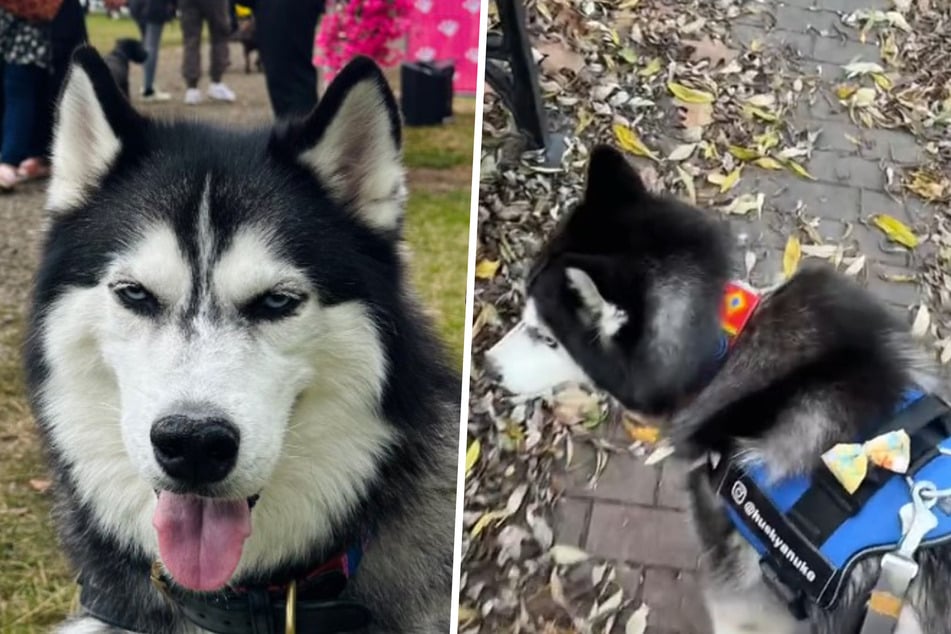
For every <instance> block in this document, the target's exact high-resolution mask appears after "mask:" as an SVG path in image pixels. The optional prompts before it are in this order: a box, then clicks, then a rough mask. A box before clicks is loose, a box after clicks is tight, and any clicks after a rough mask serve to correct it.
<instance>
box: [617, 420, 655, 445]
mask: <svg viewBox="0 0 951 634" xmlns="http://www.w3.org/2000/svg"><path fill="white" fill-rule="evenodd" d="M623 424H624V430H625V431H626V432H627V435H628V436H629V437H630V439H631V440H633V441H634V442H642V443H647V444H649V445H653V444H655V443H656V442H657V441H658V440H659V439H660V429H658V428H657V427H648V426H646V425H635V424H634V423H631V422H630V421H627V420H625V421H623Z"/></svg>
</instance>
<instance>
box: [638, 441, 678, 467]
mask: <svg viewBox="0 0 951 634" xmlns="http://www.w3.org/2000/svg"><path fill="white" fill-rule="evenodd" d="M676 451H677V450H676V449H675V448H674V446H673V445H669V444H667V443H665V442H664V441H661V442H659V443H657V446H656V447H655V448H654V451H652V452H650V453H649V454H647V458H646V459H645V460H644V464H645V465H647V466H648V467H649V466H651V465H655V464H657V463H659V462H663V461H664V460H666V459H667V458H669V457H670V456H672V455H674V452H676Z"/></svg>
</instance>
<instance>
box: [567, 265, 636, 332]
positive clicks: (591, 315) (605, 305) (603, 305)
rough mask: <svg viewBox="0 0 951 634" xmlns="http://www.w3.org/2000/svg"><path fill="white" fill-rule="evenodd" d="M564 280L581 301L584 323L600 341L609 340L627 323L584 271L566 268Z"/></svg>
mask: <svg viewBox="0 0 951 634" xmlns="http://www.w3.org/2000/svg"><path fill="white" fill-rule="evenodd" d="M565 279H566V281H567V282H568V287H569V288H570V289H572V290H573V291H574V292H575V293H576V294H577V295H578V299H579V300H580V301H581V307H582V311H583V317H584V321H585V322H587V323H588V325H590V326H593V327H595V328H596V329H597V331H598V335H599V337H600V339H601V340H602V341H608V340H610V339H611V337H613V336H614V335H615V334H617V331H618V330H620V329H621V327H622V326H623V325H624V324H626V323H627V313H626V312H625V311H624V310H622V309H621V308H619V307H618V306H616V305H615V304H612V303H611V302H609V301H608V300H606V299H605V298H604V296H603V295H601V291H599V290H598V285H597V284H595V283H594V280H593V279H591V276H590V275H588V274H587V273H586V272H585V271H583V270H582V269H579V268H574V267H568V268H566V269H565Z"/></svg>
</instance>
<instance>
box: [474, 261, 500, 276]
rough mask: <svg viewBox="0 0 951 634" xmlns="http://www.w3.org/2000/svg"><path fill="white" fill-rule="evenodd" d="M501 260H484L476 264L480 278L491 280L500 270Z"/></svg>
mask: <svg viewBox="0 0 951 634" xmlns="http://www.w3.org/2000/svg"><path fill="white" fill-rule="evenodd" d="M501 263H502V262H501V261H500V260H482V261H480V262H479V263H478V264H476V270H475V274H476V277H477V278H479V279H480V280H491V279H492V278H493V277H495V274H496V272H497V271H498V270H499V265H500V264H501Z"/></svg>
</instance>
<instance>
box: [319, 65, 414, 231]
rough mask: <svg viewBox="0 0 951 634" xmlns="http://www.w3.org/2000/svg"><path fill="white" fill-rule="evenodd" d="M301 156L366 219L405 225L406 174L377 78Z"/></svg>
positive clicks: (376, 224) (348, 100)
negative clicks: (403, 218) (394, 140)
mask: <svg viewBox="0 0 951 634" xmlns="http://www.w3.org/2000/svg"><path fill="white" fill-rule="evenodd" d="M300 161H301V162H302V163H303V164H304V165H306V166H308V167H309V168H311V169H313V170H314V172H316V173H317V176H318V177H319V178H320V179H321V181H322V182H323V183H325V184H326V185H327V187H328V188H329V190H330V192H331V194H332V195H333V196H334V197H335V198H336V199H337V200H338V202H341V203H350V202H352V203H353V208H354V209H356V210H357V213H358V214H359V216H360V219H362V220H363V222H365V223H367V224H368V225H369V226H371V227H373V228H376V229H382V230H385V231H390V230H393V229H396V228H397V227H399V224H400V219H401V218H402V216H403V202H404V199H405V195H406V186H405V180H406V178H405V174H404V171H403V166H402V162H401V159H400V149H399V146H397V144H396V143H394V142H393V137H392V134H391V132H390V118H389V114H388V112H387V108H386V104H385V103H384V100H383V93H382V92H381V90H380V87H379V86H378V85H377V84H376V82H375V81H373V80H366V81H363V82H361V83H359V84H357V85H356V86H354V87H353V88H351V90H350V92H349V93H348V94H347V96H346V97H345V98H344V100H343V103H342V104H341V105H340V109H339V111H338V112H337V113H336V115H335V116H334V118H333V121H331V123H330V124H329V125H328V126H327V129H326V130H325V131H324V133H323V136H321V138H320V140H319V141H318V142H317V145H315V146H314V147H313V148H311V149H309V150H307V151H306V152H304V153H303V154H301V156H300Z"/></svg>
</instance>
